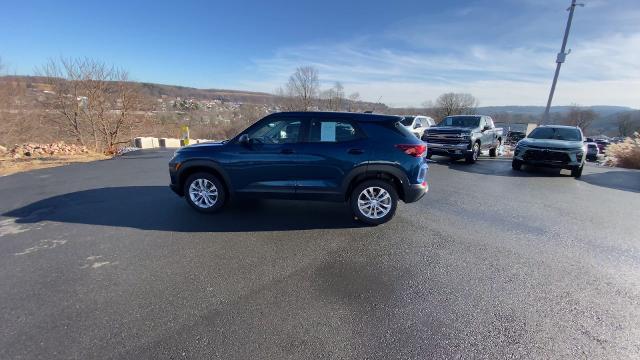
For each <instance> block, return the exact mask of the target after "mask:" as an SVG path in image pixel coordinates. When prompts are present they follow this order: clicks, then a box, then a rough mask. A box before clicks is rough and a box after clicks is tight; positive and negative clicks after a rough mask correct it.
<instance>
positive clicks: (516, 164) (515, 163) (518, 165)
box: [511, 159, 522, 171]
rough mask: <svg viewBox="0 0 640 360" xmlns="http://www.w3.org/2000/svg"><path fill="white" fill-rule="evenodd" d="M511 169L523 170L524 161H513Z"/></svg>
mask: <svg viewBox="0 0 640 360" xmlns="http://www.w3.org/2000/svg"><path fill="white" fill-rule="evenodd" d="M511 167H512V168H513V170H516V171H520V169H522V161H520V160H516V159H513V160H512V161H511Z"/></svg>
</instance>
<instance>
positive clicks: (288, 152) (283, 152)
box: [280, 149, 295, 154]
mask: <svg viewBox="0 0 640 360" xmlns="http://www.w3.org/2000/svg"><path fill="white" fill-rule="evenodd" d="M294 152H295V151H293V149H282V150H280V153H281V154H293V153H294Z"/></svg>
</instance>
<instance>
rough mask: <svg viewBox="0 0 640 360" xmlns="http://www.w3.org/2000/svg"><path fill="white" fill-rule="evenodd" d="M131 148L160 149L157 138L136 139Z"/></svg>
mask: <svg viewBox="0 0 640 360" xmlns="http://www.w3.org/2000/svg"><path fill="white" fill-rule="evenodd" d="M133 146H135V147H137V148H140V149H153V148H157V147H160V144H159V142H158V138H154V137H137V138H135V139H133Z"/></svg>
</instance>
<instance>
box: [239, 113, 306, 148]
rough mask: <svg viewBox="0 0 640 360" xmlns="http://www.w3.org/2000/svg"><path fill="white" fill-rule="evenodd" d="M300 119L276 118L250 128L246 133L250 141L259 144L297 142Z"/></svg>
mask: <svg viewBox="0 0 640 360" xmlns="http://www.w3.org/2000/svg"><path fill="white" fill-rule="evenodd" d="M301 124H302V123H301V121H300V120H297V119H278V120H272V121H268V122H266V123H264V124H263V125H262V126H258V127H256V128H255V129H252V130H251V131H250V132H249V133H248V135H249V138H250V139H251V141H254V142H256V143H261V144H291V143H296V142H299V140H300V128H301Z"/></svg>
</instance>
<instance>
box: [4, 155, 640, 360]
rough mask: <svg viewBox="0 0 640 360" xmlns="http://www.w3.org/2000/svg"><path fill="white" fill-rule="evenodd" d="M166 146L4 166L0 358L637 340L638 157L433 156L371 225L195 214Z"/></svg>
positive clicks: (488, 349)
mask: <svg viewBox="0 0 640 360" xmlns="http://www.w3.org/2000/svg"><path fill="white" fill-rule="evenodd" d="M169 156H170V153H169V152H138V153H134V154H130V155H129V156H126V157H123V158H120V159H116V160H107V161H101V162H96V163H91V164H78V165H71V166H67V167H63V168H57V169H45V170H39V171H33V172H30V173H25V174H18V175H12V176H8V177H3V178H0V199H2V200H1V201H0V214H2V217H0V359H18V358H28V359H36V358H41V359H55V358H61V359H69V358H79V359H89V358H100V359H107V358H135V359H140V358H158V359H162V358H173V359H176V358H222V359H232V358H237V359H256V358H261V359H282V358H305V359H311V358H372V359H373V358H379V359H387V358H452V357H461V358H471V357H474V358H475V357H477V358H491V359H495V358H506V357H509V358H511V357H516V358H520V357H523V358H615V359H622V358H638V357H640V235H639V226H638V219H640V172H637V171H626V170H619V169H615V170H606V169H601V168H596V167H589V168H588V169H587V170H585V174H584V176H583V178H582V180H580V181H576V180H574V179H573V178H571V177H570V176H567V175H562V174H558V173H557V172H553V171H543V172H523V173H518V174H514V173H513V172H512V171H511V170H510V163H509V162H508V161H504V160H489V159H485V160H482V161H480V162H479V163H478V164H476V165H474V166H467V165H465V164H463V163H460V164H457V163H456V164H450V163H447V162H441V163H434V164H432V166H431V169H430V183H431V187H432V191H431V192H430V193H429V194H428V195H427V196H426V197H425V198H424V199H422V200H421V201H420V202H418V203H415V204H410V205H404V204H403V205H401V207H400V208H399V211H398V213H397V216H396V218H395V219H394V220H393V221H392V222H391V223H388V224H386V225H383V226H380V227H377V228H366V227H361V226H359V225H358V224H357V223H355V222H353V221H352V220H351V219H350V218H349V216H348V215H349V213H348V211H347V209H346V208H345V207H344V206H342V205H339V204H323V203H297V202H287V201H260V202H253V203H248V202H247V203H239V204H233V205H232V206H230V207H229V208H228V209H227V211H226V212H224V213H220V214H217V215H212V216H207V215H200V214H196V213H194V212H193V211H191V210H190V209H189V208H188V207H187V205H186V204H185V203H184V201H183V200H182V199H179V198H177V197H175V196H174V195H173V193H171V192H170V191H169V189H168V188H167V186H166V185H167V181H168V175H167V171H166V163H167V160H168V158H169Z"/></svg>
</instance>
